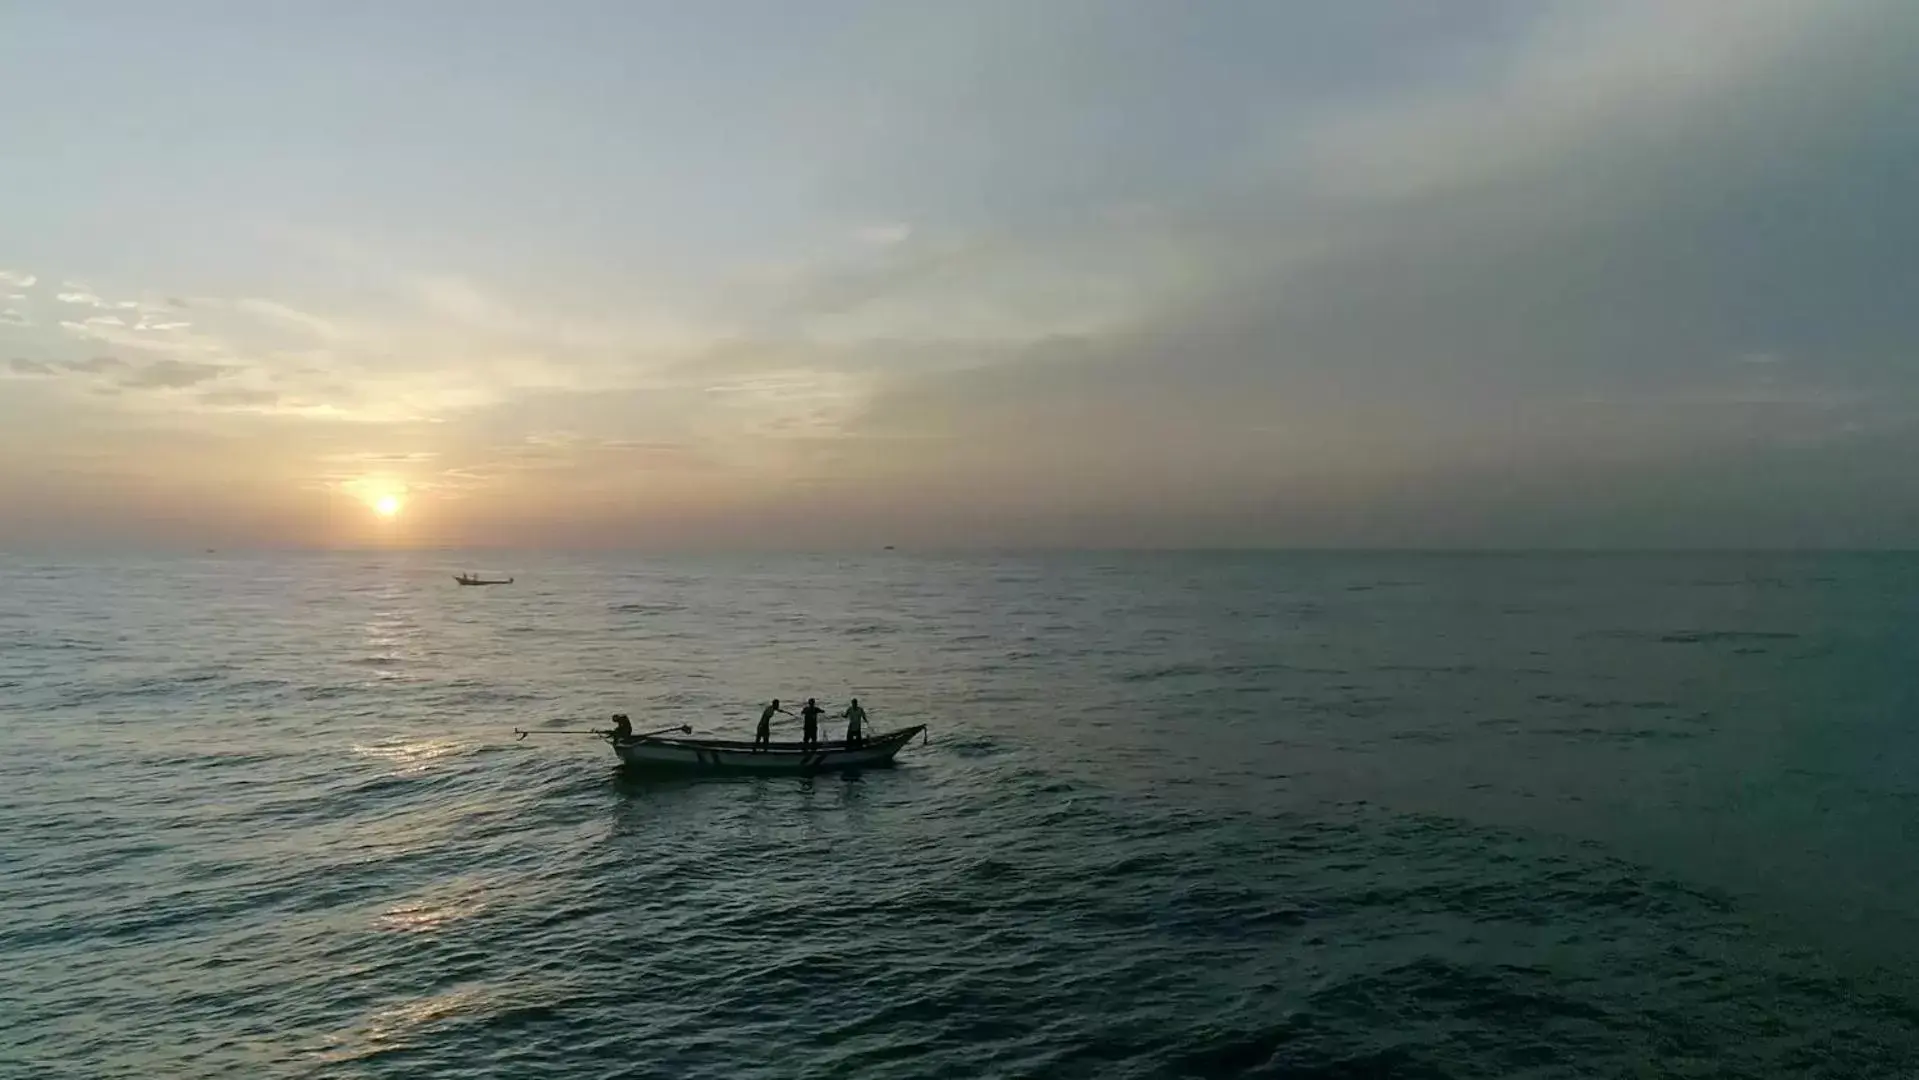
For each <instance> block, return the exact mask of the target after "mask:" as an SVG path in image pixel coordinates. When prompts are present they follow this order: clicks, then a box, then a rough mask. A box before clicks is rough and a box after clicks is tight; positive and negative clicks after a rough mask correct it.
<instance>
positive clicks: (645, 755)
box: [613, 724, 926, 773]
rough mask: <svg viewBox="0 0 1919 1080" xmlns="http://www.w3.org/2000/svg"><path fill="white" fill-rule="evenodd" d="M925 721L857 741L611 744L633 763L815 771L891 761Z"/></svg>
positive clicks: (724, 769)
mask: <svg viewBox="0 0 1919 1080" xmlns="http://www.w3.org/2000/svg"><path fill="white" fill-rule="evenodd" d="M925 730H926V727H925V725H923V724H922V725H919V726H916V727H910V728H904V729H902V730H900V731H890V732H887V733H886V734H884V735H878V736H875V737H874V738H871V739H867V740H865V741H864V742H861V743H859V744H856V745H855V744H849V743H844V742H819V743H815V744H813V745H812V746H810V747H808V746H806V745H804V744H802V743H790V742H779V743H769V744H767V745H766V746H763V747H755V746H754V745H753V744H752V743H750V742H732V741H728V740H722V739H667V738H659V737H656V736H653V737H646V738H639V739H631V740H627V741H625V742H615V743H614V744H613V751H614V753H616V754H618V755H619V756H620V761H621V762H623V763H625V764H626V765H627V766H629V767H631V768H635V769H658V770H668V771H673V772H739V773H817V772H837V771H840V770H845V769H872V768H879V767H882V766H886V765H891V764H892V763H893V757H894V755H896V754H898V753H899V752H900V749H901V748H902V747H904V746H905V745H906V744H907V743H908V742H911V741H912V739H913V737H914V736H915V735H918V734H920V733H921V732H923V731H925Z"/></svg>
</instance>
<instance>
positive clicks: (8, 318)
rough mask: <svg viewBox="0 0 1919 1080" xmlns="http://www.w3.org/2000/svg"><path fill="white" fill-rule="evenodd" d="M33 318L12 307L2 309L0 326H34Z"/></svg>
mask: <svg viewBox="0 0 1919 1080" xmlns="http://www.w3.org/2000/svg"><path fill="white" fill-rule="evenodd" d="M32 325H33V320H32V319H29V318H27V317H26V315H24V314H22V313H21V312H18V311H15V310H14V309H12V308H7V309H6V310H4V311H0V326H32Z"/></svg>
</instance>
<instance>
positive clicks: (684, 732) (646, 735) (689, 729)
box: [633, 724, 693, 739]
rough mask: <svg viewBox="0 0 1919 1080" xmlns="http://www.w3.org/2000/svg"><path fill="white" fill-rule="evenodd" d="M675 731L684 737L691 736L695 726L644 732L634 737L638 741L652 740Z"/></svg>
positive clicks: (686, 725)
mask: <svg viewBox="0 0 1919 1080" xmlns="http://www.w3.org/2000/svg"><path fill="white" fill-rule="evenodd" d="M674 731H677V732H679V733H680V734H682V735H691V734H693V725H692V724H678V725H675V726H673V727H663V728H661V729H660V730H658V731H642V732H640V733H639V734H638V735H635V736H633V737H634V738H636V739H650V738H652V737H653V736H655V735H665V734H667V733H669V732H674Z"/></svg>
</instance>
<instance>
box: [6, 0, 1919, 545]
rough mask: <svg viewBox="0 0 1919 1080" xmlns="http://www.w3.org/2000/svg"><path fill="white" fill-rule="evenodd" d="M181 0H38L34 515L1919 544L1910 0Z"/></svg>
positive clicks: (119, 520)
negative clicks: (1907, 195) (1909, 285)
mask: <svg viewBox="0 0 1919 1080" xmlns="http://www.w3.org/2000/svg"><path fill="white" fill-rule="evenodd" d="M184 6H185V7H186V8H192V9H194V10H196V11H198V10H201V9H203V8H204V10H205V11H208V12H211V11H215V10H217V11H218V12H219V17H218V18H214V17H213V16H211V15H208V16H206V25H205V26H200V25H198V24H197V23H196V20H195V19H193V18H187V17H185V16H180V15H178V14H177V13H176V14H175V15H173V16H168V17H162V16H161V15H159V14H154V13H153V11H150V10H149V8H150V7H151V8H154V10H157V6H154V5H148V6H142V5H139V4H132V3H119V4H115V3H111V2H110V3H108V4H106V5H103V6H102V7H101V8H100V9H98V11H99V12H100V13H96V8H95V7H94V6H93V5H87V6H85V7H84V8H83V7H81V6H77V5H63V4H38V5H10V6H9V7H8V8H7V14H6V16H4V17H0V27H4V29H0V42H4V48H5V49H6V56H7V58H8V60H7V62H6V63H0V94H4V95H5V99H6V100H7V101H9V102H11V103H14V104H15V106H16V107H15V108H14V109H12V110H10V111H9V110H0V146H4V147H5V148H6V151H7V152H6V179H7V183H6V185H5V194H6V195H7V196H8V198H7V199H6V200H0V548H4V547H7V546H10V545H13V546H35V545H40V546H53V547H59V546H60V545H62V544H65V543H68V542H83V541H87V540H88V539H89V538H93V537H105V538H113V539H114V540H115V542H120V541H122V540H124V541H126V542H129V543H135V544H144V543H162V542H165V543H174V544H180V545H184V546H187V547H206V546H213V543H212V539H213V538H223V539H222V540H221V543H222V544H228V545H237V544H239V543H242V542H246V543H257V544H264V545H269V546H281V545H294V546H298V545H304V544H332V543H340V544H356V543H361V542H365V541H368V540H371V539H377V540H378V542H379V543H380V544H382V545H386V546H412V547H434V546H443V545H452V546H461V545H496V544H503V543H508V542H510V543H512V544H514V545H520V546H528V547H536V548H547V547H566V548H575V547H589V548H597V547H611V548H633V549H679V548H689V547H690V548H695V549H699V550H707V549H712V548H730V547H752V548H763V547H774V548H785V547H800V548H806V549H808V550H814V549H822V548H845V547H851V548H859V549H864V548H865V547H868V546H871V545H872V544H873V543H874V541H875V540H876V539H880V540H882V542H884V543H903V544H919V545H932V546H939V547H942V548H951V547H962V548H968V547H990V548H1000V547H1009V546H1010V547H1024V546H1031V545H1038V546H1055V545H1063V546H1069V547H1076V546H1093V547H1106V546H1115V545H1117V546H1121V547H1141V546H1144V547H1161V546H1170V547H1239V546H1252V547H1265V546H1282V547H1299V546H1303V547H1347V546H1360V547H1378V546H1385V547H1397V546H1402V545H1411V546H1415V547H1427V546H1432V545H1439V546H1447V547H1453V546H1467V547H1481V546H1489V547H1500V548H1510V547H1535V546H1543V547H1558V546H1568V545H1570V546H1576V547H1589V546H1597V547H1613V546H1627V547H1647V546H1651V547H1661V546H1672V545H1679V546H1712V547H1740V548H1744V547H1751V546H1760V547H1770V546H1787V547H1801V546H1856V547H1878V546H1893V547H1911V546H1915V545H1919V488H1915V486H1914V485H1913V483H1912V482H1911V477H1910V475H1909V474H1910V471H1911V470H1910V469H1909V468H1907V467H1906V465H1907V463H1908V462H1910V461H1912V460H1914V459H1915V457H1919V364H1914V363H1912V357H1911V351H1912V343H1913V342H1914V341H1919V307H1915V306H1914V305H1911V304H1907V303H1903V302H1902V300H1901V298H1900V295H1899V290H1898V288H1897V287H1896V286H1895V284H1894V283H1898V282H1904V281H1906V280H1908V279H1909V278H1910V266H1911V262H1912V258H1911V252H1912V250H1913V246H1914V244H1915V243H1919V227H1915V225H1914V222H1915V221H1919V216H1915V215H1913V214H1911V213H1909V212H1907V211H1906V210H1904V209H1902V207H1904V206H1905V203H1904V202H1903V201H1901V200H1902V199H1903V198H1904V195H1903V192H1901V191H1898V190H1897V185H1892V184H1890V183H1889V182H1888V181H1886V180H1885V179H1884V178H1886V177H1892V176H1903V175H1905V174H1907V173H1909V172H1910V171H1911V169H1910V165H1911V163H1912V160H1913V150H1912V145H1911V143H1912V139H1911V137H1910V135H1909V134H1908V132H1909V130H1910V128H1911V126H1912V125H1910V124H1909V123H1904V122H1902V121H1904V119H1905V118H1904V116H1903V115H1901V114H1900V113H1899V111H1898V109H1897V108H1896V107H1894V105H1893V104H1891V103H1896V102H1900V101H1906V100H1911V99H1912V98H1913V97H1914V96H1915V94H1919V63H1913V62H1909V59H1910V58H1908V57H1907V56H1906V55H1905V53H1904V52H1902V51H1901V50H1903V49H1905V48H1907V44H1906V43H1908V42H1915V41H1919V4H1910V3H1906V4H1901V3H1896V2H1893V0H1857V3H1846V2H1841V3H1836V4H1819V3H1807V2H1795V0H1750V2H1747V3H1738V4H1715V3H1710V2H1707V0H1695V2H1693V3H1683V2H1674V0H1584V2H1572V3H1564V4H1560V3H1554V4H1523V3H1492V2H1483V0H1482V2H1477V3H1463V4H1457V5H1453V4H1448V5H1440V7H1443V8H1444V11H1445V14H1444V15H1443V16H1441V15H1438V14H1434V12H1435V11H1436V10H1438V9H1437V8H1435V6H1434V5H1430V4H1417V3H1411V2H1410V0H1372V2H1367V3H1360V4H1323V5H1314V4H1304V5H1302V4H1232V3H1220V4H1191V5H1182V4H1175V5H1163V4H1152V3H1147V2H1144V0H1133V2H1130V3H1127V2H1117V3H1110V4H1080V3H1053V4H1048V3H1036V4H1029V3H986V4H963V3H962V4H930V5H918V4H908V5H897V4H885V3H878V2H875V0H818V2H817V3H815V4H764V5H762V4H746V5H719V6H718V7H717V8H714V9H712V10H709V9H708V6H704V5H701V6H697V8H698V10H697V11H696V10H693V9H691V8H689V9H688V10H687V11H686V12H684V13H681V12H679V9H678V8H677V7H671V6H666V5H646V4H594V5H584V7H585V8H590V9H591V10H592V11H593V13H594V14H593V16H592V17H591V18H587V17H561V16H560V15H557V14H555V12H554V11H552V10H549V9H548V8H547V7H546V6H543V5H529V4H483V5H479V7H480V8H484V9H485V11H486V14H485V15H484V17H482V16H480V15H479V14H477V12H476V13H475V14H473V15H471V16H467V17H462V18H461V19H458V20H453V29H454V30H455V31H457V35H456V36H457V42H454V43H450V42H449V40H448V39H447V36H446V35H447V34H448V33H449V32H450V31H449V26H448V22H449V20H448V19H447V18H446V15H445V13H444V12H442V11H440V10H439V9H438V8H436V7H434V6H433V5H407V4H397V5H396V4H361V5H347V7H348V8H350V9H351V11H352V14H351V15H348V14H344V13H338V12H334V11H333V9H332V6H330V5H275V4H266V5H249V4H226V5H222V4H213V5H194V4H188V5H184ZM656 8H657V9H659V10H672V11H674V12H675V15H674V17H673V18H669V19H663V18H661V17H660V16H659V14H658V11H656V10H655V9H656ZM1855 8H1857V10H1854V9H1855ZM169 10H171V9H169ZM462 10H463V11H464V8H463V9H462ZM568 10H570V9H568ZM682 14H683V15H684V17H681V16H682ZM162 38H164V41H162V40H161V39H162ZM768 42H777V43H778V49H777V55H778V56H779V58H780V59H779V62H778V63H769V62H768V61H767V56H768V53H767V48H768V45H767V43H768ZM446 50H451V51H450V52H447V51H446ZM1149 52H1150V55H1152V57H1153V63H1151V64H1145V65H1142V64H1141V63H1139V59H1138V58H1139V57H1140V56H1141V55H1146V54H1147V53H1149ZM475 57H486V58H488V61H487V62H485V63H480V62H477V61H474V60H473V59H472V58H475ZM689 57H696V58H698V61H697V62H692V61H689V59H688V58H689ZM288 58H295V59H297V62H292V61H291V60H288ZM469 63H470V64H471V66H470V67H469V66H468V65H469ZM182 70H188V71H193V72H196V73H200V74H199V75H196V78H195V79H192V80H184V81H183V80H181V79H180V78H179V77H178V73H179V72H180V71H182ZM342 71H351V72H353V73H354V77H353V78H350V79H339V78H338V77H337V74H338V73H339V72H342ZM81 73H85V74H84V77H83V75H82V74H81ZM202 76H204V77H203V78H202ZM54 87H58V88H59V89H58V90H55V89H51V88H54ZM398 87H404V88H407V89H406V91H405V92H404V93H400V92H396V90H395V88H398ZM23 102H31V103H32V107H31V108H26V107H25V106H22V105H20V104H19V103H23ZM1867 102H1872V103H1879V104H1876V105H1874V107H1873V109H1866V108H1864V107H1863V106H1862V103H1867ZM1787 104H1790V107H1789V108H1788V107H1786V105H1787ZM509 105H510V107H508V106H509ZM1874 109H1884V110H1885V111H1884V112H1883V113H1881V112H1875V111H1873V110H1874ZM102 117H111V118H112V122H111V123H106V122H103V121H102V119H101V118H102ZM266 118H271V120H270V122H268V121H267V119H266ZM128 132H139V133H141V136H140V139H139V140H137V141H134V142H129V139H128V137H127V133H128ZM637 132H644V133H645V134H644V137H643V138H642V137H641V136H639V135H637V134H636V133H637ZM636 140H638V141H636ZM662 148H665V149H662ZM660 155H664V157H663V158H662V157H661V156H660ZM130 160H137V161H138V163H139V173H140V177H141V180H140V182H139V183H137V184H133V183H128V182H127V181H126V180H125V176H126V175H127V169H128V168H129V165H128V162H129V161H130ZM662 160H664V161H666V162H669V163H670V167H662V165H661V161H662ZM314 162H324V163H327V167H325V168H314V167H309V165H310V163H314ZM343 178H346V179H343ZM349 179H350V182H348V180H349ZM157 208H164V209H165V212H164V213H162V212H158V211H157ZM1807 208H1818V210H1819V212H1818V213H1807ZM109 223H110V224H109ZM1781 298H1791V302H1789V303H1788V302H1784V301H1782V300H1781ZM401 525H404V527H400V526H401Z"/></svg>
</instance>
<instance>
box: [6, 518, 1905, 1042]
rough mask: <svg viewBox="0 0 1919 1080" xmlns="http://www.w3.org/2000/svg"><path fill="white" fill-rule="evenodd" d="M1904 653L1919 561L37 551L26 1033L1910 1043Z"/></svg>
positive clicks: (16, 825)
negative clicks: (681, 745) (663, 770)
mask: <svg viewBox="0 0 1919 1080" xmlns="http://www.w3.org/2000/svg"><path fill="white" fill-rule="evenodd" d="M469 568H471V569H481V570H486V571H489V572H492V571H498V572H500V573H510V574H513V575H515V576H516V577H517V578H518V581H517V583H516V584H514V585H513V586H510V587H502V588H497V589H461V588H458V587H456V586H454V584H453V582H452V581H451V578H450V575H451V574H452V573H453V572H455V571H457V570H460V569H469ZM1915 661H1919V558H1913V557H1906V556H1892V555H1886V556H1845V555H1819V556H1810V555H1808V556H1730V555H1686V556H1662V555H1620V556H1424V557H1422V556H1401V555H1355V556H1339V555H1138V556H1119V555H1099V556H1090V555H1089V556H1066V555H1057V556H1026V557H1014V556H1005V557H994V558H986V557H979V558H952V559H940V558H927V557H917V556H909V555H906V554H899V555H897V556H895V555H890V554H889V555H875V556H868V557H860V558H845V559H836V558H825V557H811V558H797V557H795V558H778V559H773V558H768V559H750V558H744V557H741V558H730V559H644V558H639V557H598V558H587V557H557V556H539V557H534V556H516V557H510V558H509V557H502V556H489V557H486V558H483V559H482V558H478V557H474V558H470V559H466V560H465V561H464V562H462V561H459V560H458V559H449V558H446V557H442V556H431V555H329V556H318V555H315V556H272V557H267V556H261V557H246V556H233V557H216V556H208V557H204V558H198V557H196V558H153V559H100V560H93V561H86V562H79V561H76V562H67V563H61V562H51V561H44V560H31V559H22V558H10V559H0V733H3V734H4V735H5V737H6V740H5V745H6V753H5V754H4V755H0V966H3V969H4V975H0V1018H3V1019H4V1021H5V1023H4V1025H0V1075H7V1076H12V1075H20V1076H23V1077H24V1076H32V1077H43V1076H45V1077H65V1076H72V1077H135V1076H138V1077H162V1076H164V1077H174V1076H179V1077H213V1076H220V1077H224V1076H232V1077H335V1076H337V1077H419V1076H433V1077H481V1076H489V1077H491V1076H511V1077H521V1076H524V1077H556V1078H557V1077H564V1078H588V1077H592V1078H601V1077H654V1076H658V1077H790V1076H862V1077H865V1076H870V1077H902V1078H904V1077H937V1076H951V1077H982V1076H1008V1077H1011V1076H1032V1077H1101V1078H1107V1077H1186V1076H1193V1077H1212V1076H1270V1077H1422V1078H1428V1077H1490V1076H1513V1077H1587V1076H1618V1077H1646V1076H1674V1077H1680V1076H1683V1077H1706V1076H1710V1077H1805V1076H1825V1077H1904V1076H1911V1075H1914V1073H1915V1071H1919V986H1916V985H1915V980H1913V979H1912V978H1911V977H1910V975H1909V974H1908V973H1909V972H1911V971H1913V970H1919V914H1915V912H1914V910H1913V908H1914V905H1913V904H1912V902H1911V898H1912V897H1913V896H1914V888H1915V886H1916V885H1919V846H1915V841H1919V775H1915V770H1914V766H1915V762H1916V761H1919V732H1916V731H1915V720H1916V719H1919V709H1915V705H1919V700H1915V699H1916V692H1915V689H1914V672H1915V671H1919V665H1916V664H1915ZM853 694H857V695H859V696H860V697H861V698H862V700H863V701H865V702H866V703H867V704H868V706H869V707H870V709H871V712H872V714H873V719H874V721H875V722H876V723H877V725H878V726H880V727H889V726H892V725H895V724H900V725H904V724H908V723H922V722H924V723H927V724H930V725H931V734H932V739H931V741H930V743H928V744H926V745H924V746H920V745H915V746H914V747H912V748H911V749H909V750H908V751H907V752H906V753H905V754H904V755H903V756H902V759H901V762H900V765H899V767H898V768H895V769H892V770H887V771H880V772H870V773H867V774H864V775H860V776H856V777H844V778H841V777H819V778H811V779H801V778H788V779H764V778H761V779H744V780H725V781H712V782H694V783H662V782H657V781H646V782H641V781H637V780H633V779H630V778H624V777H622V776H621V775H620V774H619V773H618V771H617V770H616V769H615V768H614V767H613V765H612V761H611V758H610V755H609V754H608V752H607V750H606V748H605V747H604V746H603V745H600V744H598V743H595V742H592V741H590V740H587V741H569V740H565V739H546V740H536V739H529V740H526V741H525V742H521V743H516V742H514V741H513V740H512V734H511V733H512V729H513V728H514V727H516V726H534V725H537V724H546V725H549V726H576V725H575V724H573V723H571V722H568V721H578V720H589V721H598V720H600V719H601V718H603V717H604V716H605V714H607V713H610V712H612V711H615V710H624V711H627V712H630V713H632V714H633V715H634V719H635V722H636V725H641V724H644V723H647V722H653V721H657V722H658V723H660V724H665V723H674V722H680V721H682V720H684V721H687V722H691V723H693V724H694V725H695V726H696V727H697V728H698V729H700V730H702V731H706V732H712V733H730V734H737V733H743V732H746V731H748V730H750V727H751V722H752V719H753V717H754V715H755V714H756V709H755V703H756V702H757V701H760V700H763V699H764V698H766V697H770V696H773V695H779V696H781V697H783V698H789V699H793V698H804V697H806V696H809V695H813V696H818V697H820V698H821V699H822V700H823V701H828V702H841V701H844V700H845V698H846V697H847V696H849V695H853Z"/></svg>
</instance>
